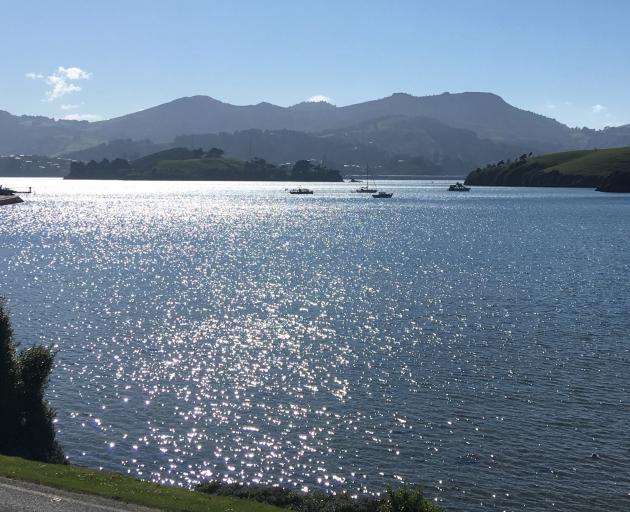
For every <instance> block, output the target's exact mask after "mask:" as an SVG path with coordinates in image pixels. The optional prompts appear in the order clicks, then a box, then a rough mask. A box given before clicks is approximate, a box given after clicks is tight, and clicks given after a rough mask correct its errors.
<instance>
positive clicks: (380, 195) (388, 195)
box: [372, 191, 394, 199]
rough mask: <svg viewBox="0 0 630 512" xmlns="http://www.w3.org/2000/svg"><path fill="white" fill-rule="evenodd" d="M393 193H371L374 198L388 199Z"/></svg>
mask: <svg viewBox="0 0 630 512" xmlns="http://www.w3.org/2000/svg"><path fill="white" fill-rule="evenodd" d="M393 195H394V193H393V192H383V191H381V192H379V193H378V194H372V197H373V198H374V199H389V198H391V197H392V196H393Z"/></svg>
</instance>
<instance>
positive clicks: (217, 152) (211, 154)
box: [206, 148, 225, 158]
mask: <svg viewBox="0 0 630 512" xmlns="http://www.w3.org/2000/svg"><path fill="white" fill-rule="evenodd" d="M224 153H225V151H223V150H222V149H219V148H212V149H211V150H210V151H208V152H207V153H206V158H222V157H223V154H224Z"/></svg>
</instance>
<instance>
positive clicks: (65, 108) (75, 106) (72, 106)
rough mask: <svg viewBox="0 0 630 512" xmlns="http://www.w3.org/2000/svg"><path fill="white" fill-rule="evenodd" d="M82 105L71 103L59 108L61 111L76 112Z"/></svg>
mask: <svg viewBox="0 0 630 512" xmlns="http://www.w3.org/2000/svg"><path fill="white" fill-rule="evenodd" d="M80 106H81V105H73V104H71V103H67V104H65V105H59V108H60V109H61V110H76V109H78V108H79V107H80Z"/></svg>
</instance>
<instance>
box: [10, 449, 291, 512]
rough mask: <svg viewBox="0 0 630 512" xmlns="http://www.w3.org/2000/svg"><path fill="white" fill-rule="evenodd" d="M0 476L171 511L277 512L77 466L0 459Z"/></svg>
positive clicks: (268, 506)
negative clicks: (228, 511) (227, 511)
mask: <svg viewBox="0 0 630 512" xmlns="http://www.w3.org/2000/svg"><path fill="white" fill-rule="evenodd" d="M0 476H4V477H7V478H15V479H18V480H24V481H27V482H34V483H38V484H42V485H48V486H51V487H55V488H58V489H64V490H66V491H74V492H80V493H85V494H92V495H95V496H101V497H104V498H111V499H115V500H119V501H125V502H128V503H135V504H137V505H144V506H146V507H153V508H160V509H164V510H172V511H182V512H183V511H187V512H197V511H199V512H201V511H203V512H209V511H217V512H219V511H221V512H223V511H225V510H230V511H232V512H277V511H280V510H283V509H281V508H278V507H274V506H271V505H267V504H263V503H256V502H254V501H246V500H242V499H238V498H231V497H225V496H215V495H210V494H203V493H200V492H196V491H189V490H186V489H180V488H178V487H167V486H162V485H156V484H152V483H150V482H143V481H140V480H136V479H134V478H129V477H125V476H122V475H118V474H116V473H107V472H103V471H94V470H91V469H86V468H82V467H78V466H71V465H58V464H44V463H41V462H33V461H29V460H24V459H19V458H16V457H5V456H3V455H0Z"/></svg>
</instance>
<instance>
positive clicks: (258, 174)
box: [65, 148, 343, 182]
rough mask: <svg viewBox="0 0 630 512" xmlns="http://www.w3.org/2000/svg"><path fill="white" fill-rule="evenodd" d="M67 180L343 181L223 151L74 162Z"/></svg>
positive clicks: (332, 173)
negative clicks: (235, 156) (233, 156)
mask: <svg viewBox="0 0 630 512" xmlns="http://www.w3.org/2000/svg"><path fill="white" fill-rule="evenodd" d="M65 179H88V180H108V179H113V180H174V181H177V180H181V181H301V182H314V181H343V178H342V176H341V174H340V173H339V171H337V170H335V169H329V168H327V167H325V166H323V165H318V164H316V163H313V162H312V161H309V160H298V161H297V162H295V163H294V164H293V165H291V164H285V165H279V166H278V165H274V164H271V163H269V162H267V161H266V160H264V159H262V158H253V159H251V160H237V159H233V158H225V157H224V156H223V150H221V149H218V148H212V149H210V150H209V151H204V150H202V149H194V150H191V149H186V148H173V149H167V150H165V151H160V152H157V153H153V154H151V155H148V156H145V157H142V158H138V159H136V160H132V161H129V160H125V159H122V158H117V159H115V160H111V161H110V160H107V159H103V160H102V161H100V162H96V161H94V160H91V161H89V162H87V163H84V162H72V163H71V164H70V173H69V174H68V175H67V176H66V178H65Z"/></svg>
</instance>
